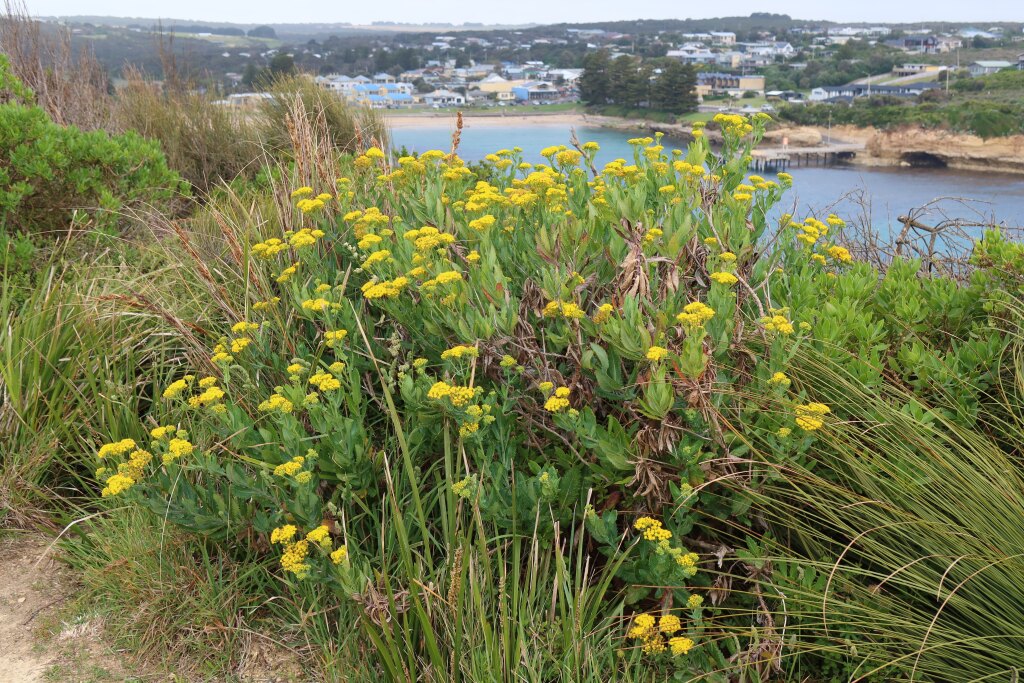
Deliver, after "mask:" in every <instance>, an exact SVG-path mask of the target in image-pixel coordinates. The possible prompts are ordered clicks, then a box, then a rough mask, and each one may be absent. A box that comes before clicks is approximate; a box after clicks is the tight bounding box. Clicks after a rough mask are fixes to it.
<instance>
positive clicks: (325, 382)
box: [309, 372, 341, 392]
mask: <svg viewBox="0 0 1024 683" xmlns="http://www.w3.org/2000/svg"><path fill="white" fill-rule="evenodd" d="M309 385H310V386H312V387H317V388H318V389H320V391H323V392H328V391H337V390H338V389H340V388H341V382H339V381H338V380H337V379H335V377H334V376H333V375H329V374H327V373H326V372H318V373H316V374H315V375H313V376H312V377H310V378H309Z"/></svg>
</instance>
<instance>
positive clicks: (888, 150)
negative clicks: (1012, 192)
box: [854, 128, 1024, 173]
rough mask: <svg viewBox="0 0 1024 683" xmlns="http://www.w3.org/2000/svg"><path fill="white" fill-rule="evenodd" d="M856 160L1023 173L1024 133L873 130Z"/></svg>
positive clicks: (907, 129)
mask: <svg viewBox="0 0 1024 683" xmlns="http://www.w3.org/2000/svg"><path fill="white" fill-rule="evenodd" d="M854 161H855V162H856V163H863V164H870V165H878V166H948V167H949V168H958V169H963V170H965V171H1001V172H1004V173H1024V135H1011V136H1007V137H1000V138H989V139H988V140H985V139H982V138H980V137H978V136H976V135H965V134H963V133H951V132H949V131H944V130H926V129H922V128H900V129H895V130H887V131H874V132H873V133H872V134H871V135H870V137H868V138H867V140H866V144H865V150H864V152H863V153H862V154H858V155H857V158H856V159H855V160H854Z"/></svg>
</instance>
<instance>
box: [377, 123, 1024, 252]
mask: <svg viewBox="0 0 1024 683" xmlns="http://www.w3.org/2000/svg"><path fill="white" fill-rule="evenodd" d="M451 133H452V127H451V125H443V124H438V123H436V122H434V121H424V122H423V125H422V126H416V127H398V128H395V129H394V130H393V131H392V144H393V145H394V146H395V147H396V148H400V147H402V146H404V147H406V148H407V149H409V150H410V151H416V152H423V151H426V150H428V149H444V150H447V149H450V148H451ZM570 134H571V131H570V129H569V127H568V126H566V125H564V124H553V123H547V122H543V121H538V122H537V123H532V122H531V123H529V124H523V123H522V122H521V121H515V122H512V121H510V122H509V125H507V126H500V127H499V126H494V125H493V124H489V125H487V126H479V127H474V126H473V120H472V118H468V119H466V127H465V128H464V129H463V132H462V139H461V142H460V145H459V154H460V155H461V156H462V157H463V158H464V159H468V160H474V161H475V160H480V159H482V158H483V157H484V156H485V155H487V154H489V153H491V152H495V151H497V150H499V149H503V148H511V147H514V146H519V147H522V148H523V150H525V152H524V156H525V157H526V159H527V160H528V161H533V162H537V161H541V160H542V159H541V157H540V150H541V149H543V148H544V147H548V146H550V145H558V144H568V142H569V138H570ZM576 135H577V137H578V138H579V140H580V141H581V142H586V141H588V140H593V141H594V142H597V143H598V144H599V145H600V146H601V150H600V152H598V155H597V161H598V164H599V166H600V164H603V163H605V162H607V161H610V160H612V159H615V158H618V157H622V158H626V159H629V158H631V157H632V150H631V147H630V146H629V144H628V143H627V142H626V140H627V139H629V138H631V137H637V136H640V135H642V134H641V133H639V132H637V133H629V132H624V131H617V130H609V129H606V128H597V127H580V128H577V129H576ZM664 144H665V146H666V147H667V148H671V147H673V146H675V147H683V146H684V145H685V143H684V142H681V141H673V140H670V139H668V138H666V139H665V141H664ZM788 171H789V172H790V173H791V174H792V175H793V183H794V184H793V188H792V189H790V190H789V192H787V194H786V197H785V198H784V199H783V201H782V203H781V204H780V207H779V210H780V211H789V212H791V213H793V214H794V215H796V216H803V215H806V214H809V213H815V214H820V213H822V212H827V211H834V212H835V213H837V214H839V215H840V216H842V217H843V218H844V219H846V220H847V221H851V220H855V221H857V222H859V223H860V224H862V225H863V224H868V223H870V224H871V225H873V226H874V227H875V228H876V229H879V230H881V231H883V232H884V231H887V230H890V229H894V228H901V227H902V225H901V224H899V223H898V222H897V220H896V219H897V217H898V216H901V215H906V214H909V213H911V212H912V211H915V210H920V209H922V208H925V207H928V208H927V213H925V214H923V215H921V216H920V218H919V220H920V221H921V222H922V223H924V224H927V225H933V224H935V223H937V222H939V221H941V220H944V219H947V218H959V219H963V220H965V221H969V222H977V223H986V224H997V225H1003V226H1007V227H1012V228H1024V175H1014V174H1008V173H972V172H966V171H960V170H953V169H941V168H940V169H930V168H928V169H926V168H871V167H864V166H855V165H848V164H837V165H833V166H796V167H793V168H790V169H788ZM762 175H765V176H766V177H770V174H768V173H764V174H762ZM936 200H938V201H937V202H936Z"/></svg>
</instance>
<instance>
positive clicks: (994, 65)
mask: <svg viewBox="0 0 1024 683" xmlns="http://www.w3.org/2000/svg"><path fill="white" fill-rule="evenodd" d="M1012 66H1014V65H1013V64H1011V63H1010V62H1005V61H1002V60H998V61H997V60H981V61H977V62H974V63H972V64H971V65H970V66H969V67H967V71H968V72H969V73H970V74H971V77H972V78H976V77H978V76H988V75H989V74H994V73H996V72H997V71H1002V70H1003V69H1009V68H1011V67H1012Z"/></svg>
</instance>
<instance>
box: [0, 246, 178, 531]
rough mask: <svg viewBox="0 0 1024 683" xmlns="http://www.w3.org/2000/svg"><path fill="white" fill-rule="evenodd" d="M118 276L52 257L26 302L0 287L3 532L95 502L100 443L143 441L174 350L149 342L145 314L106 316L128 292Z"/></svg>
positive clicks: (13, 287)
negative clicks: (111, 437) (156, 389)
mask: <svg viewBox="0 0 1024 683" xmlns="http://www.w3.org/2000/svg"><path fill="white" fill-rule="evenodd" d="M79 270H81V271H84V272H79ZM117 270H118V268H117V267H116V266H109V265H108V266H94V265H91V264H86V265H85V266H82V267H79V268H78V269H70V267H69V266H66V265H62V262H61V259H60V257H59V256H54V257H53V260H52V261H51V263H50V265H49V266H48V268H47V270H45V272H44V274H43V276H42V277H41V278H40V279H39V284H38V286H37V287H35V288H34V289H32V290H31V291H30V292H28V293H27V295H26V293H24V292H22V291H21V290H20V289H19V283H20V281H19V280H15V279H12V280H7V279H3V280H2V281H0V321H2V325H3V334H2V335H0V525H24V524H28V523H30V522H41V521H45V520H53V519H54V517H55V513H57V512H58V509H59V508H62V507H64V508H65V509H66V504H67V503H70V502H71V501H76V500H79V499H81V498H82V497H84V496H92V495H93V493H94V492H93V491H92V490H91V489H92V483H91V482H92V479H91V471H90V470H91V468H92V467H93V463H92V461H91V457H90V455H91V453H92V452H93V451H94V449H95V447H96V444H97V443H100V442H101V441H102V440H103V439H105V438H106V435H107V434H112V433H113V434H123V435H124V436H126V437H131V436H139V434H138V433H139V431H140V425H139V416H140V415H144V414H145V411H146V409H147V406H148V404H149V402H150V401H151V398H152V387H153V383H154V380H156V379H157V378H159V377H162V376H163V375H165V374H166V373H167V371H168V368H169V366H168V362H169V359H171V358H173V356H174V350H175V348H177V346H178V345H177V344H176V342H175V341H174V340H173V338H171V337H169V336H159V335H157V336H154V335H151V334H150V330H149V329H147V326H146V318H147V317H150V316H151V314H146V313H142V312H139V311H136V312H132V313H129V312H120V313H119V312H116V311H114V310H112V309H111V307H110V306H109V305H108V304H107V302H106V299H107V297H109V296H111V295H117V294H118V293H123V292H124V291H126V289H130V288H131V286H132V285H131V282H130V281H125V280H124V279H120V278H118V277H117V275H118V273H117ZM121 295H123V294H121ZM57 516H58V517H59V514H58V515H57Z"/></svg>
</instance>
